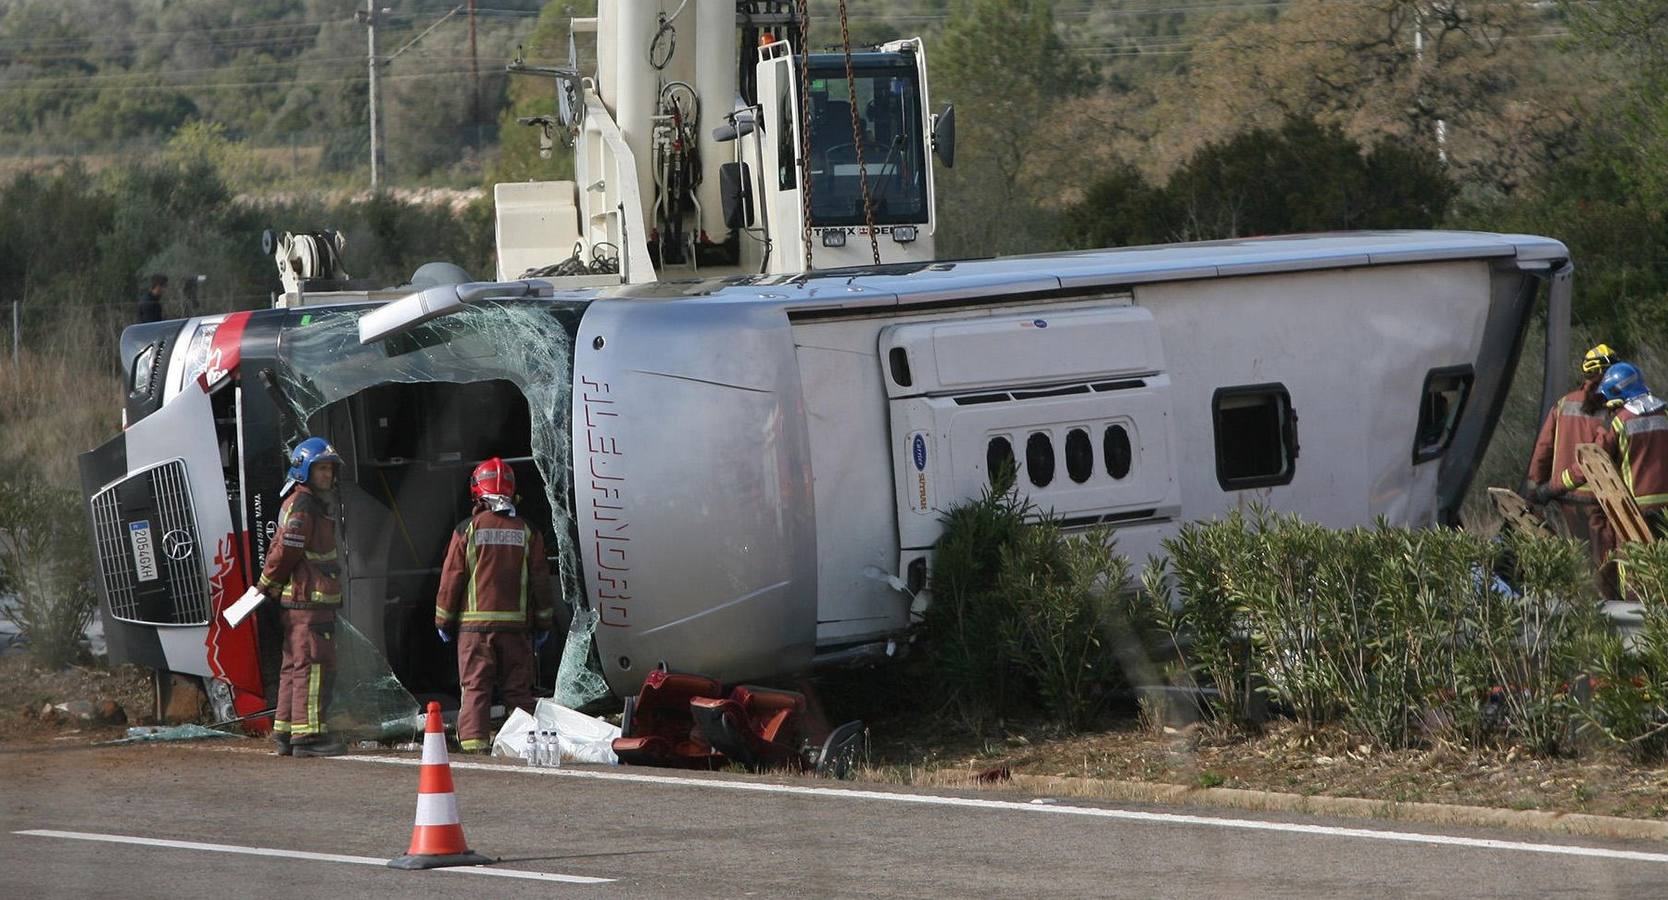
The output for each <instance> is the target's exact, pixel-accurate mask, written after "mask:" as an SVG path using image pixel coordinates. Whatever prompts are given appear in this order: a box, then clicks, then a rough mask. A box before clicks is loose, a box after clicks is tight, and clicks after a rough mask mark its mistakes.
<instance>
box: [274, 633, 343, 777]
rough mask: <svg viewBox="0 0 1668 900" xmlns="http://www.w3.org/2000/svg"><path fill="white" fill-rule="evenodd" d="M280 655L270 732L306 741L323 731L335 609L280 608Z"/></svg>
mask: <svg viewBox="0 0 1668 900" xmlns="http://www.w3.org/2000/svg"><path fill="white" fill-rule="evenodd" d="M282 622H283V627H284V658H283V662H282V664H281V665H280V667H279V669H278V711H277V716H276V718H275V719H274V721H273V724H272V727H273V730H274V731H277V732H279V733H280V734H282V733H286V732H287V733H288V734H289V735H290V742H291V743H296V744H306V743H310V742H312V741H316V740H318V739H319V738H320V736H321V735H323V734H324V721H325V715H326V714H327V713H328V712H329V707H330V691H331V689H332V688H333V687H334V685H335V680H336V679H335V675H336V611H335V610H333V609H285V610H283V618H282Z"/></svg>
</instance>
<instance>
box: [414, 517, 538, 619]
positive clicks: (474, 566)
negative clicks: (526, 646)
mask: <svg viewBox="0 0 1668 900" xmlns="http://www.w3.org/2000/svg"><path fill="white" fill-rule="evenodd" d="M555 618H556V603H555V598H554V596H553V593H552V590H551V586H550V572H549V570H548V569H547V568H546V567H545V555H544V539H543V538H542V537H540V536H539V533H538V532H537V531H534V530H533V529H532V528H531V527H529V526H528V525H527V523H525V522H523V521H522V520H520V519H518V518H516V517H514V516H510V515H506V514H504V513H500V512H493V511H492V510H482V511H480V512H477V513H475V514H474V515H473V516H471V517H469V518H468V519H465V520H464V521H463V522H461V523H459V524H458V527H457V530H456V531H454V532H453V533H452V542H451V545H450V546H448V547H447V548H446V563H445V565H444V566H443V567H442V568H441V570H440V593H439V594H438V595H437V596H436V597H435V600H434V624H435V627H436V628H440V629H442V630H444V631H448V632H453V631H457V630H458V629H460V628H461V629H462V630H463V631H527V630H528V629H529V628H531V629H532V630H535V631H548V630H549V629H550V627H551V625H552V623H553V622H554V621H555Z"/></svg>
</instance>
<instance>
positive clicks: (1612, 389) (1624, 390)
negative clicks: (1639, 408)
mask: <svg viewBox="0 0 1668 900" xmlns="http://www.w3.org/2000/svg"><path fill="white" fill-rule="evenodd" d="M1599 393H1600V394H1601V395H1603V396H1604V399H1605V400H1607V401H1609V402H1610V405H1612V406H1616V405H1619V404H1622V403H1626V402H1627V401H1629V400H1632V399H1633V398H1634V397H1637V396H1639V395H1641V394H1648V393H1650V390H1649V389H1648V388H1646V387H1645V376H1643V375H1640V374H1639V369H1638V368H1636V367H1635V366H1634V365H1633V363H1625V362H1619V363H1616V364H1615V365H1613V366H1611V367H1610V368H1608V369H1605V370H1604V378H1602V379H1601V380H1600V381H1599Z"/></svg>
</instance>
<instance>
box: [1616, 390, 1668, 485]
mask: <svg viewBox="0 0 1668 900" xmlns="http://www.w3.org/2000/svg"><path fill="white" fill-rule="evenodd" d="M1600 446H1602V447H1603V448H1604V449H1605V452H1607V453H1609V454H1610V458H1611V459H1614V460H1615V461H1616V467H1617V468H1618V469H1620V470H1621V472H1622V481H1624V482H1626V483H1627V489H1628V491H1629V492H1630V493H1632V494H1633V500H1634V502H1635V503H1638V504H1639V509H1640V510H1641V511H1643V512H1650V511H1651V510H1653V509H1655V508H1656V507H1660V506H1664V505H1668V409H1664V408H1662V407H1660V406H1658V407H1656V408H1655V409H1653V410H1652V411H1651V412H1648V413H1640V412H1636V411H1635V410H1634V409H1633V408H1632V404H1631V403H1630V404H1628V405H1624V406H1623V407H1622V408H1621V409H1619V410H1617V411H1616V418H1614V419H1612V420H1611V421H1610V433H1609V434H1607V435H1606V436H1605V438H1604V440H1603V441H1601V442H1600Z"/></svg>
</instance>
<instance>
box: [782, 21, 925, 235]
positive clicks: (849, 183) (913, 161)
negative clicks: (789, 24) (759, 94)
mask: <svg viewBox="0 0 1668 900" xmlns="http://www.w3.org/2000/svg"><path fill="white" fill-rule="evenodd" d="M882 56H883V57H885V58H883V59H881V60H879V61H875V62H870V63H867V64H865V65H862V66H858V67H856V68H854V69H853V70H852V77H851V79H850V80H849V81H848V80H847V79H846V69H845V62H844V60H843V59H842V58H841V57H840V55H838V54H813V55H812V56H811V62H810V72H811V83H810V96H811V109H810V115H809V116H808V120H809V123H810V129H811V178H812V182H811V222H812V224H813V225H815V226H817V227H819V228H825V227H829V226H837V225H862V224H864V222H865V216H864V212H863V182H864V180H865V176H866V179H867V181H868V188H869V206H870V207H871V208H872V210H873V212H874V222H875V224H876V225H899V224H924V223H926V221H927V218H928V209H927V175H926V165H927V159H926V155H925V154H926V141H925V139H924V135H923V134H922V131H923V126H922V122H923V116H922V111H921V82H920V78H919V77H918V75H917V74H916V69H915V62H914V59H913V58H912V57H908V56H906V55H904V54H896V55H892V54H882ZM854 89H855V90H854ZM854 94H855V96H856V105H855V106H854V105H853V102H852V98H853V95H854ZM859 151H861V153H862V165H861V166H859V165H858V154H859Z"/></svg>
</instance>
